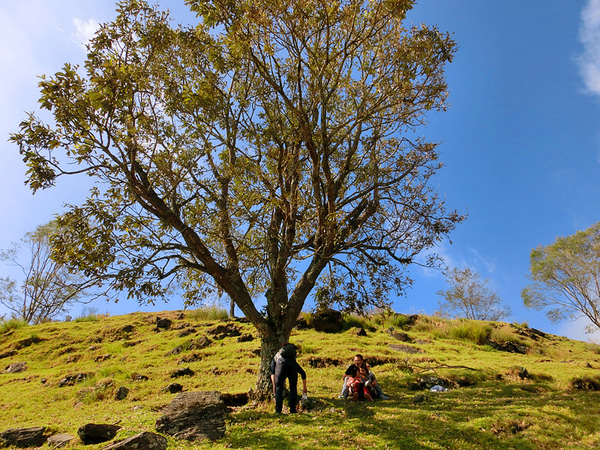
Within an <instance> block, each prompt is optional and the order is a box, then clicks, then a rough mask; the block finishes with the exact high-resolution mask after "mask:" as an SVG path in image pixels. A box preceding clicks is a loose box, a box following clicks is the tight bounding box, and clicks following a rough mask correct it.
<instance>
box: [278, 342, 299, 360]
mask: <svg viewBox="0 0 600 450" xmlns="http://www.w3.org/2000/svg"><path fill="white" fill-rule="evenodd" d="M280 351H281V356H283V357H284V358H285V359H296V346H295V345H294V344H284V345H283V347H281V350H280Z"/></svg>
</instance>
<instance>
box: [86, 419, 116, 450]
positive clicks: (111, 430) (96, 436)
mask: <svg viewBox="0 0 600 450" xmlns="http://www.w3.org/2000/svg"><path fill="white" fill-rule="evenodd" d="M120 429H121V427H120V426H119V425H110V424H99V423H88V424H86V425H83V426H82V427H79V429H78V430H77V434H78V435H79V439H81V441H82V442H83V443H84V444H86V445H89V444H100V443H101V442H106V441H110V440H111V439H113V438H114V437H115V436H116V435H117V431H119V430H120Z"/></svg>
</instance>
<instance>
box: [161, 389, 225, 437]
mask: <svg viewBox="0 0 600 450" xmlns="http://www.w3.org/2000/svg"><path fill="white" fill-rule="evenodd" d="M161 412H162V413H163V416H162V417H160V418H159V419H158V420H157V421H156V430H157V431H158V432H159V433H164V434H168V435H170V436H174V437H175V438H177V439H185V440H188V441H202V440H206V439H210V440H216V439H219V438H221V437H223V436H224V435H225V417H226V415H227V407H226V406H225V403H224V402H223V398H222V396H221V393H220V392H217V391H204V392H182V393H180V394H178V395H177V397H175V399H173V401H172V402H171V403H170V404H168V405H167V406H165V407H164V408H163V409H162V411H161Z"/></svg>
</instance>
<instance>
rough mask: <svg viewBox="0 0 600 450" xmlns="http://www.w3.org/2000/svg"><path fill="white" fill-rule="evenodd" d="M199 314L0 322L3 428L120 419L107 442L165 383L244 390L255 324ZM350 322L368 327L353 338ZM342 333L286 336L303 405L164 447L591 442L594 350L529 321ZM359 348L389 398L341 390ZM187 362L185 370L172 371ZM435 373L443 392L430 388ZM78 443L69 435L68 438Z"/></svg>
mask: <svg viewBox="0 0 600 450" xmlns="http://www.w3.org/2000/svg"><path fill="white" fill-rule="evenodd" d="M209 312H210V311H206V310H198V311H185V312H182V311H174V312H163V313H158V314H157V313H134V314H129V315H125V316H118V317H107V316H89V317H85V318H81V319H79V320H77V321H72V322H53V323H46V324H41V325H36V326H23V327H17V326H11V325H9V324H6V323H5V324H4V326H3V328H1V329H0V369H3V368H5V367H8V366H9V365H10V364H13V363H17V362H26V364H27V369H26V370H25V371H23V372H19V373H0V411H2V413H1V414H0V431H4V430H6V429H9V428H15V427H32V426H46V427H49V429H50V430H51V431H52V432H56V433H70V434H72V435H75V436H76V435H77V433H76V432H77V429H78V428H79V427H80V426H82V425H84V424H86V423H90V422H95V423H119V425H121V426H122V427H123V428H122V429H121V431H120V432H119V434H118V436H117V438H125V437H129V436H132V435H134V434H137V433H139V432H141V431H145V430H147V431H155V428H154V424H155V421H156V419H157V418H158V417H160V415H161V413H160V409H161V408H162V407H163V406H165V405H167V404H168V403H170V401H171V400H172V399H173V398H174V394H171V393H169V392H167V391H165V390H164V388H165V387H167V386H168V385H169V384H171V383H173V382H177V383H180V384H181V385H183V388H184V391H197V390H218V391H221V392H223V393H231V394H237V393H242V392H247V391H248V390H249V389H250V388H251V387H252V386H253V385H254V383H255V381H256V374H257V370H258V366H259V357H258V349H259V347H260V341H259V340H258V339H257V338H256V332H255V331H254V329H253V328H252V326H251V325H250V324H247V323H243V322H241V321H228V320H224V319H211V314H210V313H209ZM157 316H159V317H161V318H168V319H170V320H171V321H172V324H171V327H170V329H169V330H168V331H157V327H156V317H157ZM411 319H412V320H411ZM308 322H309V323H310V317H308ZM219 325H221V327H218V326H219ZM357 326H362V327H364V328H365V329H366V331H367V335H366V336H359V335H357V328H356V327H357ZM346 328H347V329H346V330H345V331H342V332H339V333H321V332H317V331H315V330H314V329H311V328H306V329H298V330H295V331H294V333H293V336H292V338H291V341H292V342H294V343H295V344H297V345H298V346H299V348H300V353H299V358H298V361H299V363H300V364H301V365H302V366H303V368H304V369H305V370H306V372H307V374H308V387H309V397H310V398H311V399H313V400H314V403H315V404H314V408H313V409H311V410H310V411H307V412H304V413H302V414H298V415H287V414H284V415H283V416H279V417H277V416H275V414H274V405H273V404H258V405H257V404H247V405H244V406H241V407H237V408H233V411H232V412H231V414H230V416H229V421H228V424H227V426H228V427H227V433H226V436H225V437H224V438H223V439H221V440H219V441H217V442H212V443H211V442H204V443H192V444H190V443H188V442H185V441H176V440H174V439H169V445H170V447H169V448H173V449H175V448H180V449H192V448H277V449H286V448H332V449H333V448H348V449H350V448H406V449H446V448H460V449H482V448H498V449H510V448H515V449H565V448H570V449H573V448H582V449H583V448H598V447H600V394H599V393H598V392H596V390H595V389H598V388H600V376H599V374H600V346H597V345H594V344H588V343H584V342H579V341H572V340H568V339H566V338H563V337H558V336H553V335H548V334H544V333H542V332H539V331H537V330H532V329H530V328H528V327H527V326H526V325H515V324H506V323H500V322H498V323H492V322H479V321H461V320H444V319H440V318H435V317H428V316H415V317H412V318H409V317H406V316H403V315H391V316H384V315H378V316H374V317H371V318H369V319H359V318H355V317H348V318H347V319H346ZM232 332H233V333H232ZM227 334H239V335H240V336H226V337H223V336H224V335H227ZM253 337H254V339H253ZM205 338H207V339H205ZM209 341H210V342H209ZM507 350H511V351H507ZM514 352H522V353H514ZM356 353H361V354H363V355H364V356H365V358H366V360H367V361H368V362H370V363H371V366H372V368H373V371H374V372H375V374H376V375H377V377H378V379H379V381H380V383H381V385H382V386H383V388H384V391H385V392H386V393H387V394H388V395H390V396H391V399H390V400H386V401H377V402H375V403H366V402H359V403H356V404H355V403H353V402H352V401H350V400H340V399H338V398H337V396H338V394H339V392H340V387H341V379H342V374H343V372H344V371H345V368H346V367H347V365H348V364H350V363H351V360H352V358H353V356H354V355H355V354H356ZM184 368H189V369H191V370H192V371H193V372H194V375H193V376H189V375H188V376H183V377H179V378H172V376H173V374H174V373H175V372H176V371H177V370H180V369H184ZM77 375H80V376H79V377H77ZM427 377H437V378H438V380H429V379H427ZM432 381H433V382H436V381H437V382H440V383H442V384H444V385H445V386H446V387H448V388H449V391H447V392H440V393H433V392H430V390H429V389H428V386H430V384H431V382H432ZM427 382H430V384H429V385H428V384H427ZM120 387H126V388H127V389H128V390H129V393H128V395H127V397H126V398H125V399H124V400H117V399H115V394H116V392H117V390H118V389H119V388H120ZM47 445H48V444H45V447H46V446H47ZM105 446H106V444H99V445H96V446H94V445H92V446H86V447H85V448H89V449H94V448H98V449H99V448H103V447H105ZM81 447H83V445H82V443H81V442H80V441H78V440H77V439H75V440H74V441H72V443H71V444H70V448H81Z"/></svg>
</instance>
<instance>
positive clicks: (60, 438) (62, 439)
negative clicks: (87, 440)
mask: <svg viewBox="0 0 600 450" xmlns="http://www.w3.org/2000/svg"><path fill="white" fill-rule="evenodd" d="M73 439H75V436H71V435H70V434H64V433H63V434H55V435H53V436H50V437H49V438H48V445H50V447H52V448H60V447H64V446H66V445H68V444H69V442H71V441H72V440H73Z"/></svg>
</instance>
